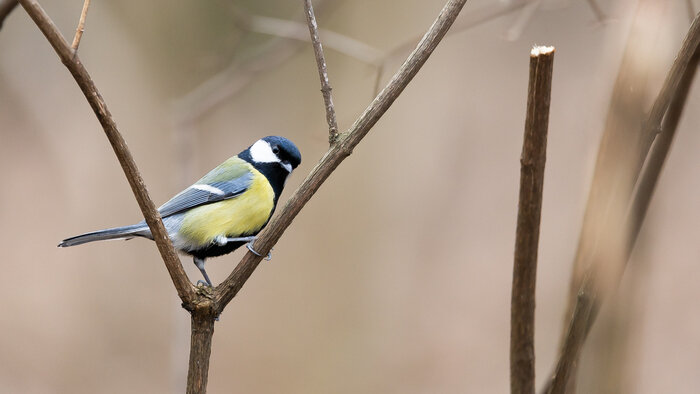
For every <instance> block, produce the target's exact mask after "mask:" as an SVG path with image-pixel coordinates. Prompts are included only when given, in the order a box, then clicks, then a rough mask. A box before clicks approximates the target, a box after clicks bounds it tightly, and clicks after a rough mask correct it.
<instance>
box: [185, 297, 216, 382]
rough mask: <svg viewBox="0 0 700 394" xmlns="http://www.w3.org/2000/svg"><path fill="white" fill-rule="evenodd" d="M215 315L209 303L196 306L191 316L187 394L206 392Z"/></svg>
mask: <svg viewBox="0 0 700 394" xmlns="http://www.w3.org/2000/svg"><path fill="white" fill-rule="evenodd" d="M215 319H216V315H215V314H214V308H213V306H212V305H211V302H204V303H202V304H200V305H197V308H196V309H195V310H194V311H192V316H191V321H192V325H191V331H192V333H191V340H190V367H189V370H188V372H187V391H186V392H187V394H199V393H206V392H207V381H208V375H209V358H210V356H211V341H212V338H213V336H214V322H215Z"/></svg>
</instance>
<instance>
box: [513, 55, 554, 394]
mask: <svg viewBox="0 0 700 394" xmlns="http://www.w3.org/2000/svg"><path fill="white" fill-rule="evenodd" d="M553 65H554V47H542V46H538V47H534V48H532V51H531V52H530V82H529V85H528V93H527V116H526V118H525V135H524V137H523V150H522V154H521V156H520V197H519V203H518V220H517V228H516V232H515V258H514V264H513V289H512V295H511V309H510V311H511V312H510V392H511V393H518V394H531V393H534V392H535V284H536V279H537V247H538V244H539V238H540V216H541V213H542V189H543V187H544V165H545V161H546V156H547V128H548V124H549V103H550V97H551V88H552V67H553Z"/></svg>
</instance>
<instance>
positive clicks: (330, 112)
mask: <svg viewBox="0 0 700 394" xmlns="http://www.w3.org/2000/svg"><path fill="white" fill-rule="evenodd" d="M304 13H305V14H306V22H307V23H308V24H309V35H310V36H311V43H312V44H313V47H314V55H315V56H316V66H317V67H318V76H319V78H320V79H321V93H322V94H323V102H324V103H325V107H326V121H327V122H328V142H329V143H330V144H331V145H333V144H335V143H337V142H338V122H337V121H336V119H335V106H334V105H333V94H332V90H333V89H332V88H331V84H330V82H329V81H328V68H327V67H326V57H325V55H324V54H323V45H321V39H320V38H319V37H318V24H317V23H316V16H315V15H314V7H313V5H312V4H311V0H304Z"/></svg>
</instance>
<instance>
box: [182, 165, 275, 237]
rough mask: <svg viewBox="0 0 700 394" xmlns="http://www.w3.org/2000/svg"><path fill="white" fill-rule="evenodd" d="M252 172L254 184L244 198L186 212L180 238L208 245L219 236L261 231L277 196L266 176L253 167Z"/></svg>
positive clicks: (241, 196)
mask: <svg viewBox="0 0 700 394" xmlns="http://www.w3.org/2000/svg"><path fill="white" fill-rule="evenodd" d="M250 171H251V172H253V182H252V183H251V185H250V187H249V188H248V190H246V191H245V192H244V193H243V194H241V195H239V196H238V197H234V198H231V199H228V200H224V201H220V202H216V203H212V204H207V205H202V206H200V207H197V208H193V209H192V210H190V211H189V212H187V214H185V217H184V219H183V222H182V226H181V227H180V231H179V234H180V236H184V237H185V238H187V239H189V240H190V241H192V242H193V243H195V244H199V245H207V244H209V243H211V242H212V241H213V240H214V238H216V237H217V236H219V235H224V236H227V237H239V236H242V235H245V234H252V233H255V232H257V231H259V230H260V229H261V228H262V226H263V225H265V223H266V222H267V220H268V219H269V217H270V215H271V214H272V208H273V206H274V196H275V192H274V191H273V190H272V187H271V186H270V183H269V182H268V181H267V179H265V176H264V175H262V174H261V173H260V172H259V171H257V170H256V169H254V168H252V166H251V169H250Z"/></svg>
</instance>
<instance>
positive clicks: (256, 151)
mask: <svg viewBox="0 0 700 394" xmlns="http://www.w3.org/2000/svg"><path fill="white" fill-rule="evenodd" d="M247 153H248V154H249V155H250V161H251V163H252V164H253V165H255V164H263V163H266V164H273V163H277V164H279V165H280V166H281V167H282V168H284V169H285V170H286V171H287V172H288V173H291V172H292V170H294V169H295V168H297V166H298V165H299V164H300V163H301V153H300V152H299V149H298V148H297V146H296V145H294V143H293V142H292V141H290V140H288V139H286V138H284V137H277V136H270V137H265V138H261V139H259V140H258V141H256V142H255V143H254V144H253V145H251V146H250V148H248V149H247Z"/></svg>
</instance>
